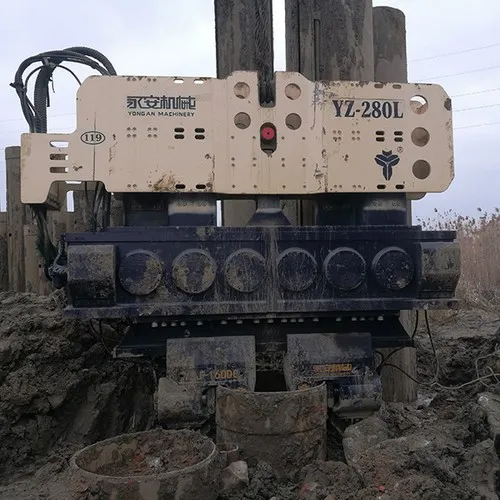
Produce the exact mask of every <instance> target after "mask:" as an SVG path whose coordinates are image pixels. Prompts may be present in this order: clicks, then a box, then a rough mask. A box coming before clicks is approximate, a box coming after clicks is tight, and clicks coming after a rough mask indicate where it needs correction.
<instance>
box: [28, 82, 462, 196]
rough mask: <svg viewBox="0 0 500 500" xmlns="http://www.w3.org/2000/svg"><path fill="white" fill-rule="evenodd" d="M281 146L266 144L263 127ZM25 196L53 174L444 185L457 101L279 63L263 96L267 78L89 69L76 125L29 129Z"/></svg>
mask: <svg viewBox="0 0 500 500" xmlns="http://www.w3.org/2000/svg"><path fill="white" fill-rule="evenodd" d="M266 124H267V125H269V126H271V127H272V128H274V130H275V134H276V137H275V139H274V140H275V148H274V150H273V151H269V150H268V149H266V148H265V147H263V146H262V134H263V128H262V127H263V126H266ZM21 144H22V179H21V198H22V201H23V202H24V203H30V204H37V203H44V202H45V201H46V200H47V199H48V197H49V191H50V189H51V187H52V186H53V185H54V183H57V182H68V181H73V182H75V181H81V182H83V181H100V182H102V183H104V185H105V186H106V189H107V190H108V191H109V192H114V193H127V192H131V193H133V192H164V193H174V192H200V193H202V192H212V193H218V194H221V195H222V196H240V197H248V196H253V195H266V194H269V195H280V196H309V195H316V194H324V193H346V192H347V193H356V192H365V193H368V192H370V193H377V192H379V193H381V192H384V193H388V192H389V193H390V192H393V193H395V192H405V193H408V194H410V195H412V196H414V197H418V196H419V193H428V192H442V191H445V190H446V189H447V188H448V186H449V185H450V183H451V181H452V180H453V177H454V169H453V138H452V113H451V101H450V99H449V97H448V96H447V94H446V93H445V91H444V90H443V89H442V88H441V87H440V86H439V85H427V84H379V83H362V82H345V81H343V82H310V81H308V80H307V79H306V78H304V77H303V76H302V75H300V74H298V73H288V72H278V73H276V103H275V105H274V106H272V107H271V106H261V104H260V103H259V97H258V76H257V73H254V72H235V73H233V74H232V75H230V76H229V77H228V78H226V79H212V78H174V77H147V76H143V77H141V76H98V77H90V78H88V79H87V80H86V81H85V82H84V83H83V85H82V86H81V87H80V89H79V91H78V95H77V127H76V130H75V131H74V132H73V133H70V134H23V136H22V142H21Z"/></svg>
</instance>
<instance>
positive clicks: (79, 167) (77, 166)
mask: <svg viewBox="0 0 500 500" xmlns="http://www.w3.org/2000/svg"><path fill="white" fill-rule="evenodd" d="M82 168H83V165H73V170H74V171H75V172H78V170H81V169H82Z"/></svg>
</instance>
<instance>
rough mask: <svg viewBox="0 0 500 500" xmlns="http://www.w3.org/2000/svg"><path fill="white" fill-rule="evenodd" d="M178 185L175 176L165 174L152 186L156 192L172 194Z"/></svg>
mask: <svg viewBox="0 0 500 500" xmlns="http://www.w3.org/2000/svg"><path fill="white" fill-rule="evenodd" d="M176 184H178V181H177V179H176V178H175V175H173V174H169V175H167V174H164V175H162V177H161V178H160V179H158V180H157V181H156V182H155V183H154V184H153V186H152V190H153V191H156V192H171V191H175V185H176Z"/></svg>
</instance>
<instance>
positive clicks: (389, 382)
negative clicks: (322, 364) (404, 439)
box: [373, 7, 417, 402]
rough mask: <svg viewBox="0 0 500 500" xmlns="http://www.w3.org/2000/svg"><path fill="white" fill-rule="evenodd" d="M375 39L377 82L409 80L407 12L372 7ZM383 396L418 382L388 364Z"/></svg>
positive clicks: (400, 393) (410, 321) (410, 360)
mask: <svg viewBox="0 0 500 500" xmlns="http://www.w3.org/2000/svg"><path fill="white" fill-rule="evenodd" d="M373 42H374V54H375V80H376V81H377V82H383V83H388V82H395V83H406V82H408V65H407V55H406V20H405V15H404V13H403V12H401V11H400V10H398V9H394V8H392V7H375V8H374V9H373ZM411 221H412V217H411V201H410V200H409V199H407V223H408V224H410V225H411ZM400 321H401V323H402V324H403V326H404V327H405V329H406V331H407V332H408V333H410V334H411V332H412V331H413V326H414V322H415V313H414V312H410V311H401V316H400ZM393 351H394V349H393V348H389V349H381V352H382V354H383V355H384V356H385V357H387V356H389V355H390V358H388V361H387V362H388V363H389V364H392V365H395V366H397V367H398V368H400V369H401V370H403V371H405V372H406V373H408V374H409V375H411V376H412V377H413V378H416V376H417V362H416V351H415V349H414V348H412V347H407V348H405V349H402V350H400V351H398V352H396V353H394V354H392V355H391V354H390V353H391V352H393ZM382 398H383V399H384V401H400V402H409V401H414V400H415V399H416V398H417V384H416V383H415V382H414V381H412V380H411V379H410V378H408V377H406V376H405V375H403V374H402V373H401V371H400V370H398V369H397V368H393V367H391V366H386V367H385V368H383V370H382Z"/></svg>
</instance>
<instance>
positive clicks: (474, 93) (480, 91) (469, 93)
mask: <svg viewBox="0 0 500 500" xmlns="http://www.w3.org/2000/svg"><path fill="white" fill-rule="evenodd" d="M499 90H500V87H497V88H495V89H485V90H477V91H476V92H467V93H466V94H456V95H452V96H451V97H453V98H455V97H466V96H469V95H476V94H486V93H488V92H498V91H499Z"/></svg>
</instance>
